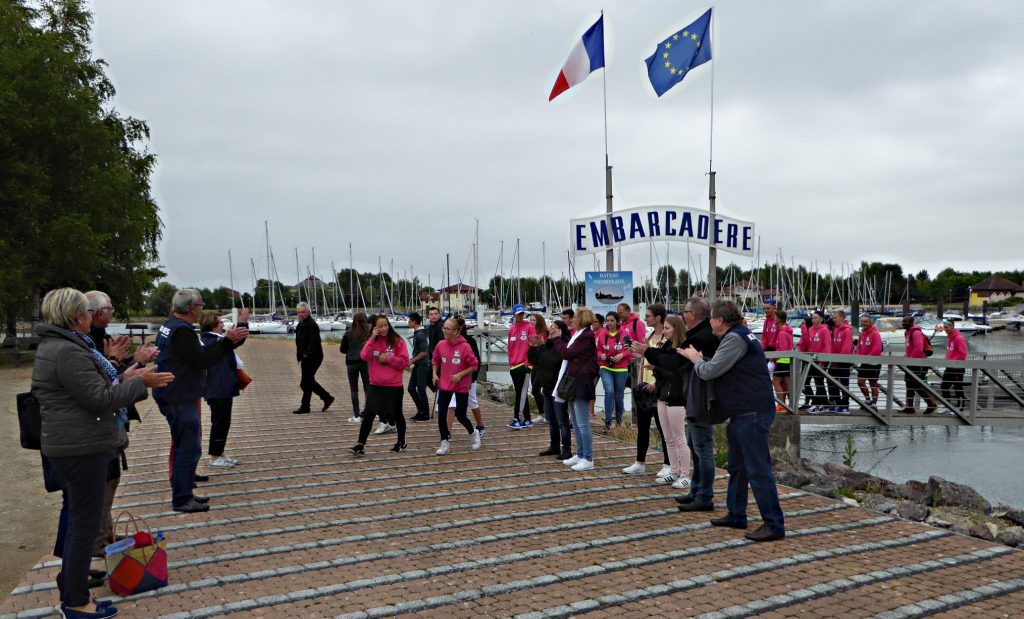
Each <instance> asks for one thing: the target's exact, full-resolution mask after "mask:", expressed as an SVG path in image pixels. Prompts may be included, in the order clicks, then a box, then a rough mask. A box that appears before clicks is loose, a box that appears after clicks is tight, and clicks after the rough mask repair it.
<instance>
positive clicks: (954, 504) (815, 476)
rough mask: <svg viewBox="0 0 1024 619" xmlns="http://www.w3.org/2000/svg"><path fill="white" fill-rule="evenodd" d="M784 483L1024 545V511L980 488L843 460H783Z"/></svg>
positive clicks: (778, 468)
mask: <svg viewBox="0 0 1024 619" xmlns="http://www.w3.org/2000/svg"><path fill="white" fill-rule="evenodd" d="M775 478H776V480H777V481H778V482H779V483H780V484H784V485H786V486H790V487H793V488H799V489H800V490H803V491H805V492H812V493H814V494H820V495H822V496H827V497H832V498H837V499H841V500H843V501H844V502H846V503H849V504H851V505H858V506H861V507H865V508H867V509H873V510H875V511H879V512H882V513H885V514H889V515H891V516H896V517H898V518H903V519H905V520H913V521H915V522H924V523H925V524H929V525H931V526H934V527H940V528H943V529H949V530H950V531H953V532H954V533H960V534H962V535H969V536H971V537H976V538H978V539H983V540H985V541H987V542H997V543H999V544H1003V545H1005V546H1010V547H1011V548H1018V547H1024V510H1021V509H1016V508H1013V507H1009V506H1006V505H997V506H993V505H992V504H991V503H989V501H988V500H986V499H985V497H983V496H981V494H979V493H978V491H976V490H975V489H974V488H971V487H970V486H966V485H964V484H958V483H955V482H951V481H948V480H946V479H943V478H941V477H938V476H934V475H933V476H932V477H930V478H929V479H928V481H927V482H922V481H917V480H913V479H911V480H908V481H907V482H905V483H902V484H897V483H893V482H891V481H889V480H887V479H882V478H881V477H876V476H874V475H871V474H870V473H864V472H861V471H856V470H854V469H852V468H850V467H848V466H844V465H842V464H832V463H827V464H818V463H817V462H812V461H810V460H808V459H806V458H803V459H801V460H800V463H799V464H797V465H793V464H789V463H786V462H778V463H776V465H775Z"/></svg>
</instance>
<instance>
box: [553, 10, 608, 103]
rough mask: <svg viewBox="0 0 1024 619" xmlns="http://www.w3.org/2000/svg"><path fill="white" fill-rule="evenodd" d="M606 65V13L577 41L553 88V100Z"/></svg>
mask: <svg viewBox="0 0 1024 619" xmlns="http://www.w3.org/2000/svg"><path fill="white" fill-rule="evenodd" d="M602 67H604V15H601V17H600V18H598V20H597V22H595V23H594V25H593V26H591V27H590V28H589V29H588V30H587V31H586V32H584V33H583V38H582V39H581V40H579V41H576V45H575V46H573V48H572V51H571V52H569V58H568V59H567V60H566V61H565V64H564V65H563V66H562V70H561V72H559V74H558V79H556V80H555V85H554V87H553V88H552V89H551V96H550V97H548V101H551V100H552V99H554V98H555V97H557V96H558V95H560V94H562V93H563V92H565V91H566V90H569V89H570V88H572V87H573V86H575V85H576V84H579V83H580V82H582V81H583V80H585V79H587V76H588V75H590V74H591V73H592V72H594V71H597V70H598V69H600V68H602Z"/></svg>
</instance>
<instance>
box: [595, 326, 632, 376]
mask: <svg viewBox="0 0 1024 619" xmlns="http://www.w3.org/2000/svg"><path fill="white" fill-rule="evenodd" d="M625 336H626V332H625V330H623V329H620V330H619V331H618V332H617V333H616V334H615V335H612V334H611V333H609V332H608V329H601V330H600V331H599V332H598V334H597V363H598V365H600V366H601V367H602V368H605V369H607V370H612V371H615V372H625V371H626V370H628V369H629V362H630V361H632V359H633V354H632V353H631V352H630V351H629V347H628V346H626V344H625V342H623V338H624V337H625ZM630 337H633V336H632V335H630ZM620 353H621V354H622V359H621V360H619V361H618V362H617V363H616V362H614V361H612V357H614V356H616V355H618V354H620Z"/></svg>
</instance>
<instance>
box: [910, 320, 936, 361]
mask: <svg viewBox="0 0 1024 619" xmlns="http://www.w3.org/2000/svg"><path fill="white" fill-rule="evenodd" d="M913 329H914V330H915V331H918V332H920V333H921V340H922V344H921V350H922V352H923V353H924V356H925V357H931V356H932V355H934V354H935V351H934V350H932V343H931V340H929V339H928V336H926V335H925V334H924V329H922V328H921V327H916V326H915V327H913ZM910 337H911V338H913V337H914V336H913V334H911V336H910Z"/></svg>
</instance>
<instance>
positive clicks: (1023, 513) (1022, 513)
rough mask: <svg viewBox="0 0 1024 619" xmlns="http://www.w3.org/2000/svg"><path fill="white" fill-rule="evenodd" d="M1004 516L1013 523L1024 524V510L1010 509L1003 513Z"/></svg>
mask: <svg viewBox="0 0 1024 619" xmlns="http://www.w3.org/2000/svg"><path fill="white" fill-rule="evenodd" d="M1003 518H1006V519H1007V520H1009V521H1010V522H1012V523H1013V524H1016V525H1019V526H1024V510H1020V509H1008V510H1007V511H1006V513H1005V514H1004V515H1003Z"/></svg>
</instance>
